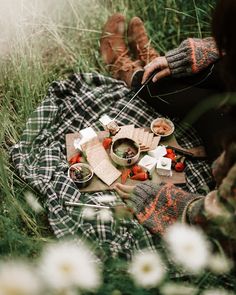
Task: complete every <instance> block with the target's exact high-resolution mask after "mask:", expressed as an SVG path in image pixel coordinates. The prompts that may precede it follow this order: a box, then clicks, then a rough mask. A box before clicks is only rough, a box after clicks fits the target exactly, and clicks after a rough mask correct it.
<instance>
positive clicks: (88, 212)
mask: <svg viewBox="0 0 236 295" xmlns="http://www.w3.org/2000/svg"><path fill="white" fill-rule="evenodd" d="M82 215H83V218H84V219H87V220H93V219H95V216H96V210H94V209H93V208H83V211H82Z"/></svg>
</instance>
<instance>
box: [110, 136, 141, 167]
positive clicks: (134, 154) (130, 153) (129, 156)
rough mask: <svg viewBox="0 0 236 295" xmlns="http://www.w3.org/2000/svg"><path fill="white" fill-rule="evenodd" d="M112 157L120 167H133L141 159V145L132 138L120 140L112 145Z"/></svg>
mask: <svg viewBox="0 0 236 295" xmlns="http://www.w3.org/2000/svg"><path fill="white" fill-rule="evenodd" d="M110 156H111V159H112V160H113V161H114V162H115V163H116V164H118V165H119V166H131V165H133V164H134V163H136V162H137V161H138V159H139V156H140V147H139V144H138V143H137V142H136V141H134V140H133V139H130V138H118V139H116V140H115V141H114V142H113V143H112V145H111V151H110Z"/></svg>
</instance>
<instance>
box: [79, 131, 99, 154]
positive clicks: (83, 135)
mask: <svg viewBox="0 0 236 295" xmlns="http://www.w3.org/2000/svg"><path fill="white" fill-rule="evenodd" d="M96 137H97V133H96V132H95V131H94V129H93V128H92V127H87V128H84V129H81V130H80V131H79V138H76V139H75V140H74V147H75V148H76V149H79V150H81V151H82V145H83V144H84V143H86V142H87V141H90V140H91V139H93V138H96Z"/></svg>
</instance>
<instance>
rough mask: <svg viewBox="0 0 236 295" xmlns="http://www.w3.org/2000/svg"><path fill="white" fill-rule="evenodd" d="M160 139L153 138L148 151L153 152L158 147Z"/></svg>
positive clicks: (158, 137)
mask: <svg viewBox="0 0 236 295" xmlns="http://www.w3.org/2000/svg"><path fill="white" fill-rule="evenodd" d="M160 139H161V136H154V137H153V140H152V144H151V146H150V150H154V149H155V148H156V147H157V146H158V143H159V142H160Z"/></svg>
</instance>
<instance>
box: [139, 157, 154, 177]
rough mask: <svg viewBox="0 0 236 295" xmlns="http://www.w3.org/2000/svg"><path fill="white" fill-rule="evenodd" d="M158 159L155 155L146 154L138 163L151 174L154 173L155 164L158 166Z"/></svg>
mask: <svg viewBox="0 0 236 295" xmlns="http://www.w3.org/2000/svg"><path fill="white" fill-rule="evenodd" d="M156 163H157V161H156V159H154V158H153V157H150V156H148V155H145V156H144V157H143V158H142V159H141V160H140V161H139V162H138V165H139V166H141V167H142V168H144V169H145V170H147V171H148V172H149V173H150V174H152V173H153V171H154V169H155V166H156Z"/></svg>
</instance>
